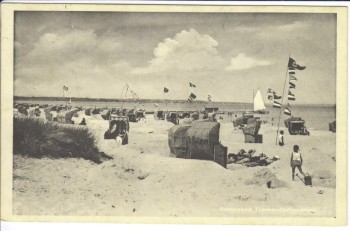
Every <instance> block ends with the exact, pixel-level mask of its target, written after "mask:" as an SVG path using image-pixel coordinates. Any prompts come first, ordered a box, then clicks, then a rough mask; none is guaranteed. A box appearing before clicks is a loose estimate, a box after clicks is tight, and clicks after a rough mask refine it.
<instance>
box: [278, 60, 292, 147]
mask: <svg viewBox="0 0 350 231" xmlns="http://www.w3.org/2000/svg"><path fill="white" fill-rule="evenodd" d="M289 59H290V54H289V57H288V63H289ZM288 63H287V71H286V78H285V79H284V86H283V93H282V101H281V108H280V114H279V116H278V128H277V134H276V144H278V133H279V130H280V122H281V114H282V108H283V99H284V91H285V89H286V83H287V78H288Z"/></svg>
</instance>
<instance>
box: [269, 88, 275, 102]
mask: <svg viewBox="0 0 350 231" xmlns="http://www.w3.org/2000/svg"><path fill="white" fill-rule="evenodd" d="M275 93H276V92H275V91H274V90H272V89H271V88H268V89H267V100H273V95H274V94H275Z"/></svg>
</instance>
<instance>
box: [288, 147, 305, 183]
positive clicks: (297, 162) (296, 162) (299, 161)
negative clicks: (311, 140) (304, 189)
mask: <svg viewBox="0 0 350 231" xmlns="http://www.w3.org/2000/svg"><path fill="white" fill-rule="evenodd" d="M302 165H303V158H302V157H301V153H300V150H299V146H298V145H294V146H293V152H292V156H291V158H290V166H291V167H292V179H293V181H294V173H295V168H298V170H299V172H300V173H301V174H302V175H303V176H305V174H304V172H303V170H302V169H301V166H302Z"/></svg>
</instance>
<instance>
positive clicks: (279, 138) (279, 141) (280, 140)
mask: <svg viewBox="0 0 350 231" xmlns="http://www.w3.org/2000/svg"><path fill="white" fill-rule="evenodd" d="M283 134H284V132H283V131H280V134H279V136H278V144H279V146H283V145H284V137H283Z"/></svg>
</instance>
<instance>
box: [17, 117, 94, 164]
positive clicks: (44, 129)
mask: <svg viewBox="0 0 350 231" xmlns="http://www.w3.org/2000/svg"><path fill="white" fill-rule="evenodd" d="M13 122H14V123H13V152H14V154H18V155H26V156H30V157H36V158H41V157H50V158H65V157H75V158H83V159H86V160H92V161H93V162H95V163H101V161H100V157H101V154H100V153H99V150H98V148H97V146H96V142H95V138H94V137H93V135H92V134H91V133H89V132H88V130H87V129H86V128H82V127H74V126H60V125H58V124H54V123H51V122H44V121H42V120H39V119H34V118H17V117H15V118H14V121H13Z"/></svg>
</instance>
